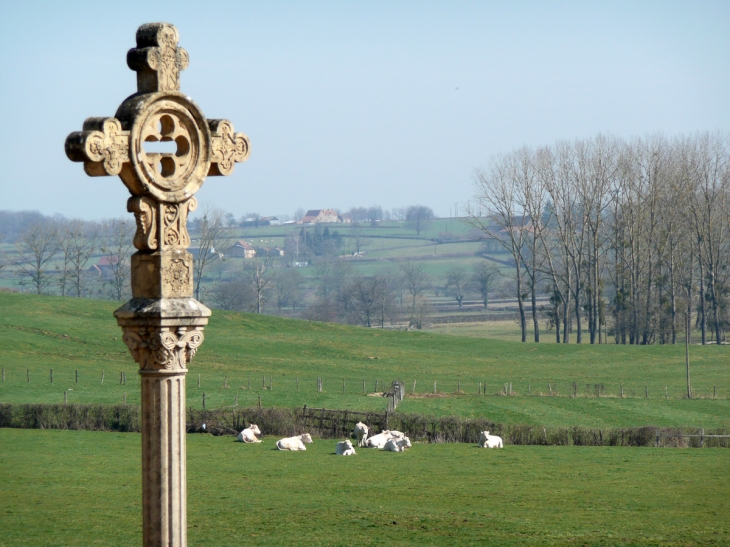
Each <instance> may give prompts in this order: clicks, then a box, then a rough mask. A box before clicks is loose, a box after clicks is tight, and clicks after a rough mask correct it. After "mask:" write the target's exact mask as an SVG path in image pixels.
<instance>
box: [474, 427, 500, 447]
mask: <svg viewBox="0 0 730 547" xmlns="http://www.w3.org/2000/svg"><path fill="white" fill-rule="evenodd" d="M479 446H480V447H482V448H504V445H503V444H502V437H497V436H496V435H490V434H489V431H482V433H481V435H479Z"/></svg>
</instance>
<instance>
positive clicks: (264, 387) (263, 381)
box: [261, 374, 266, 389]
mask: <svg viewBox="0 0 730 547" xmlns="http://www.w3.org/2000/svg"><path fill="white" fill-rule="evenodd" d="M261 387H262V389H266V374H264V376H263V379H262V380H261Z"/></svg>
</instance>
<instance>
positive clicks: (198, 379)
mask: <svg viewBox="0 0 730 547" xmlns="http://www.w3.org/2000/svg"><path fill="white" fill-rule="evenodd" d="M198 389H200V374H198Z"/></svg>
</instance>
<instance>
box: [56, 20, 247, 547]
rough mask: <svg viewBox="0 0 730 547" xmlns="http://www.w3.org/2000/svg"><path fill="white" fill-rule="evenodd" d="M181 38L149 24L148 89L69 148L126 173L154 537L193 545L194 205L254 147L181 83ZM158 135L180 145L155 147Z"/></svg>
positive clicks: (149, 525) (92, 166) (158, 542)
mask: <svg viewBox="0 0 730 547" xmlns="http://www.w3.org/2000/svg"><path fill="white" fill-rule="evenodd" d="M178 40H179V35H178V31H177V29H176V28H175V27H174V26H173V25H170V24H167V23H150V24H146V25H142V26H141V27H139V29H138V30H137V47H136V48H133V49H130V50H129V52H128V53H127V65H128V66H129V68H131V69H132V70H134V71H135V72H136V73H137V93H135V94H134V95H132V96H130V97H129V98H127V99H126V100H125V101H124V102H123V103H122V104H121V105H120V106H119V108H118V109H117V112H116V114H115V116H114V117H113V118H88V119H87V120H86V121H85V122H84V124H83V128H82V131H78V132H74V133H71V134H70V135H69V136H68V137H67V138H66V155H67V156H68V157H69V159H70V160H72V161H78V162H83V164H84V171H86V174H87V175H90V176H92V177H97V176H106V175H119V177H120V178H121V179H122V182H124V184H125V186H126V187H127V188H128V189H129V193H130V194H131V197H130V198H129V200H128V201H127V210H128V211H129V212H130V213H134V217H135V220H136V223H137V231H136V233H135V236H134V246H135V247H136V248H137V249H138V251H137V252H136V253H135V254H133V255H132V263H131V266H132V275H131V283H132V300H130V301H129V302H127V303H126V304H124V305H123V306H122V307H121V308H119V309H118V310H117V311H115V312H114V315H115V316H116V318H117V322H118V323H119V326H121V327H122V330H123V333H124V335H123V340H124V343H125V344H126V345H127V347H128V348H129V351H130V352H131V354H132V357H133V358H134V360H135V361H136V362H137V363H139V367H140V371H139V373H140V375H141V376H142V382H141V384H142V424H141V425H142V512H143V518H142V522H143V534H142V535H143V544H144V545H145V547H152V546H155V547H158V546H163V545H164V546H166V547H185V546H186V545H187V495H186V463H185V459H186V455H185V432H186V427H185V375H186V373H187V364H188V362H190V360H191V359H192V358H193V356H194V355H195V352H196V351H197V349H198V348H199V347H200V345H201V344H202V343H203V327H204V326H205V325H206V324H207V323H208V318H209V317H210V310H209V309H208V308H207V307H205V306H204V305H203V304H201V303H200V302H198V301H197V300H195V299H194V298H193V257H192V255H191V254H190V253H189V252H188V251H187V248H188V246H189V245H190V236H189V235H188V230H187V218H188V214H189V213H190V212H191V211H193V210H195V208H196V206H197V201H196V199H195V193H196V192H197V191H198V189H199V188H200V187H201V185H202V184H203V181H204V180H205V177H206V176H209V175H229V174H231V173H232V172H233V168H234V165H235V163H236V162H243V161H246V159H248V155H249V140H248V137H246V135H243V134H242V133H235V132H234V130H233V125H232V124H231V122H229V121H228V120H208V119H206V118H205V116H204V115H203V112H202V111H201V110H200V108H199V107H198V106H197V105H196V104H195V103H194V102H193V101H192V100H191V99H190V97H188V96H186V95H184V94H183V93H181V92H180V73H181V72H182V71H183V70H185V68H187V66H188V62H189V58H188V53H187V52H186V51H185V50H184V49H183V48H181V47H179V46H178ZM157 141H162V142H169V143H170V145H171V146H174V148H175V151H174V152H165V153H161V152H153V151H151V150H148V149H146V148H145V145H146V143H153V142H157ZM173 143H174V144H173ZM147 146H148V147H149V146H150V144H147Z"/></svg>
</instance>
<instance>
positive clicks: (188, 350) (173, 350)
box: [123, 327, 204, 370]
mask: <svg viewBox="0 0 730 547" xmlns="http://www.w3.org/2000/svg"><path fill="white" fill-rule="evenodd" d="M123 340H124V343H125V344H126V346H127V347H128V348H129V352H130V353H131V354H132V357H133V358H134V360H135V362H137V363H139V367H140V369H142V370H184V369H185V368H186V365H187V363H189V362H190V361H191V360H192V359H193V357H195V353H196V352H197V350H198V348H199V347H200V345H201V344H202V343H203V340H204V337H203V330H202V329H201V328H199V327H194V328H192V329H191V330H188V331H186V330H185V327H181V328H180V329H179V330H178V332H177V334H176V333H175V332H173V331H171V330H158V329H153V330H152V331H150V332H145V331H144V330H143V329H141V331H140V332H137V331H136V330H133V329H132V328H129V327H128V328H125V329H124V337H123Z"/></svg>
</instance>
